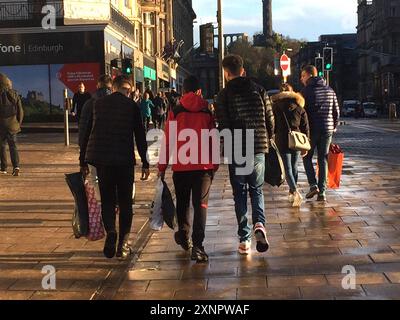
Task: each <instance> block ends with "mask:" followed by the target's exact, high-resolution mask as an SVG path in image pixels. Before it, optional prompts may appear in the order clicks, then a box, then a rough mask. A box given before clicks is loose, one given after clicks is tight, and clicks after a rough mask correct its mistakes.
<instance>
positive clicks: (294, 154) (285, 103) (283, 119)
mask: <svg viewBox="0 0 400 320" xmlns="http://www.w3.org/2000/svg"><path fill="white" fill-rule="evenodd" d="M271 100H272V102H273V105H272V108H273V111H274V115H275V142H276V145H277V146H278V149H279V151H280V153H281V156H282V159H283V163H284V166H285V171H286V182H287V184H288V186H289V202H291V203H292V205H293V207H300V206H301V203H302V200H303V197H302V195H301V194H300V192H299V190H298V187H297V181H298V175H299V171H298V162H299V159H300V155H302V156H303V157H304V156H306V155H307V151H304V152H300V151H296V150H291V149H289V140H288V135H289V129H290V130H291V131H297V132H301V133H304V134H305V135H307V137H310V129H309V126H308V117H307V113H306V111H305V109H304V105H305V101H304V98H303V96H302V95H301V94H299V93H296V92H293V88H292V87H291V86H290V85H289V84H287V83H285V84H283V85H282V86H281V93H279V94H276V95H273V96H272V97H271Z"/></svg>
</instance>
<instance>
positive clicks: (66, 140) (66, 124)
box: [64, 89, 71, 147]
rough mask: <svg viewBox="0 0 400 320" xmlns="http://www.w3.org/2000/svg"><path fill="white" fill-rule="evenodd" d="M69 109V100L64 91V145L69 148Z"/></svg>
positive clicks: (66, 90) (66, 92)
mask: <svg viewBox="0 0 400 320" xmlns="http://www.w3.org/2000/svg"><path fill="white" fill-rule="evenodd" d="M70 109H71V99H69V98H68V89H64V143H65V146H67V147H68V146H69V120H68V116H69V110H70Z"/></svg>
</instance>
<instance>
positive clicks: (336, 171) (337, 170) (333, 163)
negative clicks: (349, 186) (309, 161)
mask: <svg viewBox="0 0 400 320" xmlns="http://www.w3.org/2000/svg"><path fill="white" fill-rule="evenodd" d="M343 161H344V152H343V151H342V149H341V148H340V147H339V146H338V145H335V144H331V146H330V148H329V154H328V188H331V189H338V188H339V187H340V179H341V176H342V170H343Z"/></svg>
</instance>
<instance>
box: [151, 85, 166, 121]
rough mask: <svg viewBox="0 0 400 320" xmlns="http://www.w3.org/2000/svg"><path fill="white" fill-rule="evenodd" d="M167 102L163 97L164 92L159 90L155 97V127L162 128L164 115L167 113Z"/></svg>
mask: <svg viewBox="0 0 400 320" xmlns="http://www.w3.org/2000/svg"><path fill="white" fill-rule="evenodd" d="M165 109H166V106H165V103H164V99H163V98H162V93H161V92H159V93H157V96H156V97H155V99H154V109H153V111H154V116H153V121H154V128H155V129H157V128H158V129H161V125H162V123H163V117H164V113H165Z"/></svg>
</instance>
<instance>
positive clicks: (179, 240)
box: [174, 231, 193, 251]
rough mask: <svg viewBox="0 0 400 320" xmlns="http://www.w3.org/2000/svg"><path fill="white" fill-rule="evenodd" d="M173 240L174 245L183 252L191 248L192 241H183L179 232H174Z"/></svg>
mask: <svg viewBox="0 0 400 320" xmlns="http://www.w3.org/2000/svg"><path fill="white" fill-rule="evenodd" d="M174 238H175V242H176V244H177V245H179V246H181V247H182V249H183V250H185V251H188V250H190V249H191V248H192V247H193V245H192V240H190V239H184V238H183V237H182V233H181V232H180V231H177V232H175V234H174Z"/></svg>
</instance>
